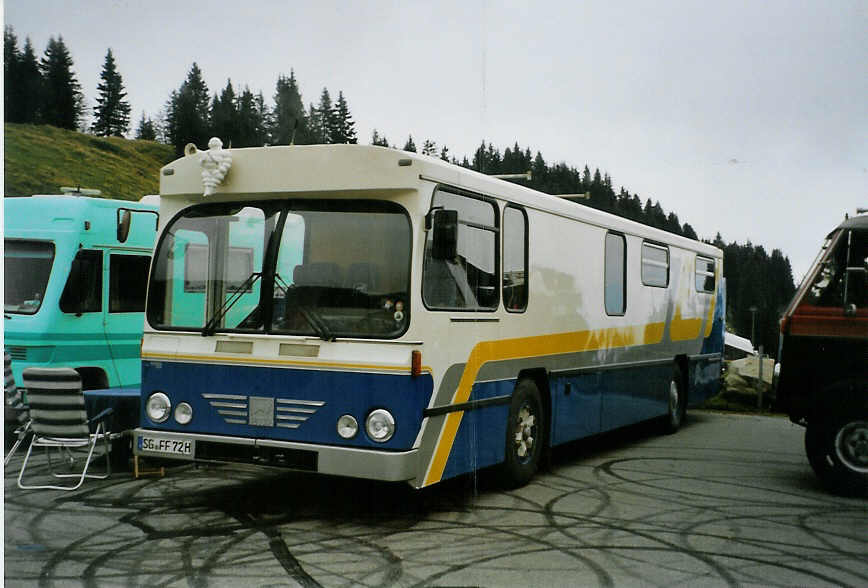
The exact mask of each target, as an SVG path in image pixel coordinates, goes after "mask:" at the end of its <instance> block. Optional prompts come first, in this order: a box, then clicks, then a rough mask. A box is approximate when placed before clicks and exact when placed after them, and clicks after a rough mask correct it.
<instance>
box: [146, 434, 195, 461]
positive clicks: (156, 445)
mask: <svg viewBox="0 0 868 588" xmlns="http://www.w3.org/2000/svg"><path fill="white" fill-rule="evenodd" d="M138 445H139V450H140V451H150V452H153V453H163V454H166V455H182V456H186V457H191V456H192V455H193V441H191V440H189V439H167V438H166V437H149V436H145V435H143V436H141V437H139V443H138Z"/></svg>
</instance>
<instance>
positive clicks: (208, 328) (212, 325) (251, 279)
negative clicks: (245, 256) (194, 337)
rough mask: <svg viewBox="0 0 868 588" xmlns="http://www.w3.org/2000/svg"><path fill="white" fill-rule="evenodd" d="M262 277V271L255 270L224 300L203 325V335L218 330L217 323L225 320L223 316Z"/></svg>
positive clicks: (211, 333)
mask: <svg viewBox="0 0 868 588" xmlns="http://www.w3.org/2000/svg"><path fill="white" fill-rule="evenodd" d="M261 277H262V272H253V273H252V274H250V275H249V276H247V279H246V280H244V283H242V284H241V285H240V286H238V288H237V289H236V290H235V291H234V292H232V296H230V297H229V298H227V299H226V300H225V301H223V304H221V305H220V308H218V309H217V312H216V313H214V316H212V317H211V320H209V321H208V322H207V323H205V326H204V327H202V336H203V337H208V336H210V335H213V334H214V333H215V332H216V330H217V325H219V324H220V321H221V320H223V317H224V316H226V313H227V312H229V309H230V308H232V307H233V306H234V305H235V303H236V302H238V301H239V300H241V297H242V296H243V295H244V294H245V293H246V291H247V290H248V289H250V288H253V284H255V283H256V280H258V279H259V278H261Z"/></svg>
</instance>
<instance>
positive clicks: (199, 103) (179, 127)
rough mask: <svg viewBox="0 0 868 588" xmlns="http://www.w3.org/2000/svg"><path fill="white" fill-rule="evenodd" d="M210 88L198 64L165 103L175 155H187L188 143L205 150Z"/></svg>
mask: <svg viewBox="0 0 868 588" xmlns="http://www.w3.org/2000/svg"><path fill="white" fill-rule="evenodd" d="M208 110H209V99H208V86H207V85H206V84H205V81H204V80H203V79H202V70H200V69H199V66H198V65H197V64H196V63H193V66H192V67H191V68H190V72H189V73H188V74H187V79H186V80H184V83H182V84H181V87H180V88H178V89H177V90H174V91H173V92H172V94H171V96H170V97H169V102H168V103H167V104H166V128H165V133H166V139H167V141H168V142H169V143H170V144H171V145H174V147H175V153H176V154H178V155H180V154H182V153H183V152H184V146H185V145H186V144H187V143H193V144H195V145H197V146H198V147H200V148H204V146H205V145H207V144H208V140H209V139H210V138H211V136H210V134H209V132H208V130H209V120H208Z"/></svg>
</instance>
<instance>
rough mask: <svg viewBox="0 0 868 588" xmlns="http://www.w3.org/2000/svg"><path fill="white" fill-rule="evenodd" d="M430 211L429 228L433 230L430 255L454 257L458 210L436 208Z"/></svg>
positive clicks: (455, 254) (455, 252)
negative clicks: (431, 216) (431, 215)
mask: <svg viewBox="0 0 868 588" xmlns="http://www.w3.org/2000/svg"><path fill="white" fill-rule="evenodd" d="M431 213H433V218H432V220H431V230H432V231H434V237H433V247H432V249H431V257H432V258H434V259H446V260H451V259H455V257H456V256H457V255H458V211H457V210H443V209H438V210H432V211H431ZM431 213H429V214H431Z"/></svg>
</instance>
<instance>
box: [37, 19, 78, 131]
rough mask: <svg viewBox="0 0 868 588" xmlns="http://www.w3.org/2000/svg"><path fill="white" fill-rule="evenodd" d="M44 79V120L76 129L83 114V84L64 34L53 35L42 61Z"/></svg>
mask: <svg viewBox="0 0 868 588" xmlns="http://www.w3.org/2000/svg"><path fill="white" fill-rule="evenodd" d="M40 67H41V70H42V79H43V81H44V84H43V91H42V101H41V106H42V109H41V111H42V121H43V122H45V123H46V124H49V125H53V126H56V127H60V128H63V129H70V130H76V129H77V128H78V123H79V120H80V119H81V117H82V114H83V95H82V93H81V85H80V84H79V83H78V80H77V79H76V78H75V74H74V73H73V71H72V57H70V55H69V50H68V49H67V48H66V45H65V44H64V43H63V37H62V36H58V37H57V39H55V38H54V37H51V38H50V39H49V40H48V46H47V47H46V49H45V55H44V56H43V58H42V62H41V64H40Z"/></svg>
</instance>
